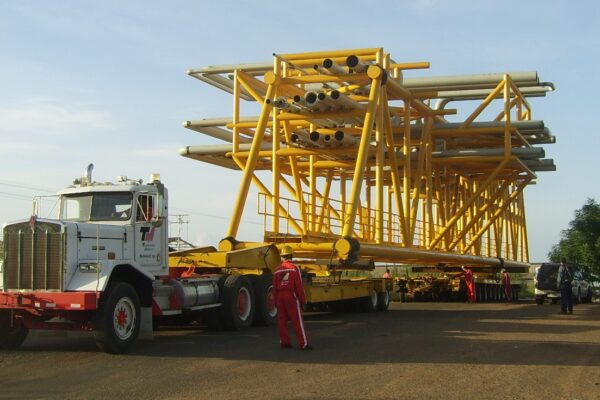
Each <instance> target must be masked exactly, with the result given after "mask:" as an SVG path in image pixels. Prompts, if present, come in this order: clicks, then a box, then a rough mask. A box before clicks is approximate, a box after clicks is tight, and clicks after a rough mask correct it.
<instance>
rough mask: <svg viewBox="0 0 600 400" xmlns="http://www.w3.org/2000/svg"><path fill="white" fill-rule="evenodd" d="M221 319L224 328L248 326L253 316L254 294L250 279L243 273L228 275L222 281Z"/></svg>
mask: <svg viewBox="0 0 600 400" xmlns="http://www.w3.org/2000/svg"><path fill="white" fill-rule="evenodd" d="M221 303H222V304H223V305H222V306H221V319H222V320H223V324H224V326H225V328H226V329H229V330H235V331H239V330H242V329H246V328H249V327H250V326H251V325H252V319H253V317H254V296H253V293H252V285H251V284H250V280H249V279H248V278H247V277H246V276H244V275H230V276H228V277H227V279H226V280H225V282H224V283H223V292H222V294H221Z"/></svg>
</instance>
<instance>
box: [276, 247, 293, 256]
mask: <svg viewBox="0 0 600 400" xmlns="http://www.w3.org/2000/svg"><path fill="white" fill-rule="evenodd" d="M293 253H294V250H292V248H291V247H290V246H283V247H282V249H281V252H280V253H279V254H280V255H282V256H291V255H292V254H293Z"/></svg>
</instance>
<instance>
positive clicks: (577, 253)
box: [548, 199, 600, 275]
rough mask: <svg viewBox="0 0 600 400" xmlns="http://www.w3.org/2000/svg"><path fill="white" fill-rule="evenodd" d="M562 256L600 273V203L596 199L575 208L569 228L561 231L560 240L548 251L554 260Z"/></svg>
mask: <svg viewBox="0 0 600 400" xmlns="http://www.w3.org/2000/svg"><path fill="white" fill-rule="evenodd" d="M561 257H565V258H566V259H567V261H568V262H569V263H570V264H572V265H575V266H578V267H581V268H583V269H586V270H588V271H589V272H592V273H594V274H596V275H598V274H599V273H600V204H598V203H597V202H596V201H595V200H594V199H588V200H587V202H586V203H585V204H584V205H583V207H581V209H579V210H575V219H574V220H572V221H571V222H569V229H565V230H563V231H562V232H561V234H560V241H559V242H558V243H557V244H555V245H554V246H552V249H551V250H550V252H549V253H548V258H549V259H550V260H551V261H553V262H558V261H560V258H561Z"/></svg>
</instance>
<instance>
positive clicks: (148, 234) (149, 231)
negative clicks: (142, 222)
mask: <svg viewBox="0 0 600 400" xmlns="http://www.w3.org/2000/svg"><path fill="white" fill-rule="evenodd" d="M154 229H155V228H154V227H152V228H150V227H148V226H143V227H141V228H140V233H141V234H142V242H151V241H153V240H154Z"/></svg>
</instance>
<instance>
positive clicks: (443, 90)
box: [180, 48, 555, 270]
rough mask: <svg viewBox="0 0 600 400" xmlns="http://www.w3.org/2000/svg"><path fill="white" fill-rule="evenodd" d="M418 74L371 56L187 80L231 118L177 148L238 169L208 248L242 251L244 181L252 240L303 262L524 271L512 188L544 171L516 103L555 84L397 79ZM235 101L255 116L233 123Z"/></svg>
mask: <svg viewBox="0 0 600 400" xmlns="http://www.w3.org/2000/svg"><path fill="white" fill-rule="evenodd" d="M428 67H429V63H427V62H414V63H397V62H395V61H393V60H392V59H391V58H390V55H389V54H388V53H386V52H384V50H383V49H382V48H373V49H355V50H347V51H327V52H313V53H300V54H274V59H273V62H272V63H261V64H240V65H224V66H212V67H206V68H201V69H195V70H190V71H188V74H189V75H191V76H193V77H195V78H197V79H200V80H202V81H204V82H206V83H209V84H211V85H213V86H215V87H217V88H220V89H223V90H225V91H227V92H229V93H231V94H232V95H233V115H232V116H231V117H229V118H215V119H202V120H193V121H187V122H186V123H185V126H186V127H187V128H189V129H192V130H194V131H197V132H200V133H203V134H206V135H209V136H212V137H214V138H217V139H219V140H222V141H224V142H226V144H225V145H207V146H188V147H186V148H184V149H181V151H180V153H181V154H182V155H184V156H186V157H189V158H193V159H196V160H200V161H204V162H209V163H212V164H215V165H219V166H223V167H227V168H233V169H239V170H241V171H242V172H243V175H242V179H241V182H240V187H239V192H238V194H237V199H236V201H235V204H234V205H233V212H232V215H231V220H230V224H229V227H228V231H227V233H226V239H224V240H223V241H222V242H221V244H220V250H223V251H226V250H234V249H236V248H240V247H243V246H248V244H243V243H240V242H238V241H237V240H236V236H237V233H238V228H239V225H240V221H241V219H242V214H243V211H244V208H245V205H246V200H247V196H248V193H249V188H250V186H251V184H254V185H255V186H256V187H257V189H258V192H259V202H258V204H259V213H260V214H261V215H263V216H264V220H265V232H264V235H265V237H264V241H265V242H267V243H276V244H278V245H279V244H288V245H291V246H292V247H293V248H294V249H295V253H296V254H297V255H300V256H302V257H306V258H313V259H322V258H325V259H329V260H330V261H332V262H333V260H335V262H337V263H341V264H342V265H343V264H344V263H346V264H350V263H353V262H356V261H357V260H359V259H369V260H372V261H379V262H404V263H418V264H450V265H452V264H454V265H456V264H470V265H473V266H506V267H507V268H513V270H516V269H519V268H523V267H524V266H526V264H527V263H528V251H527V229H526V222H525V208H524V200H523V190H524V188H525V187H526V186H527V185H529V184H532V183H534V181H535V179H536V173H537V172H538V171H552V170H554V169H555V167H554V163H553V160H551V159H543V158H544V157H545V154H544V149H543V148H542V147H540V146H539V145H540V144H545V143H553V142H554V137H553V136H552V135H551V134H550V132H549V130H548V128H546V127H545V126H544V123H543V121H540V120H533V119H532V110H531V106H530V104H529V102H528V101H527V98H528V97H533V96H544V95H545V94H546V92H547V91H551V90H553V86H552V84H551V83H548V82H540V81H539V78H538V75H537V73H535V72H518V73H506V74H485V75H466V76H449V77H425V78H405V77H404V74H405V72H406V71H407V70H412V69H425V68H428ZM247 101H250V102H256V103H258V105H259V106H260V113H259V115H257V116H242V107H243V106H244V105H245V104H247ZM458 101H461V103H458V104H460V105H464V106H465V107H464V109H460V110H458V109H451V108H447V107H446V106H447V105H448V104H449V103H450V102H458ZM254 109H256V107H254ZM449 116H453V119H454V120H457V119H458V120H459V121H460V122H450V121H449V120H448V119H449ZM535 145H538V146H535ZM259 171H268V172H270V178H267V179H260V178H259V177H262V178H264V177H265V176H267V174H265V173H259Z"/></svg>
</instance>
